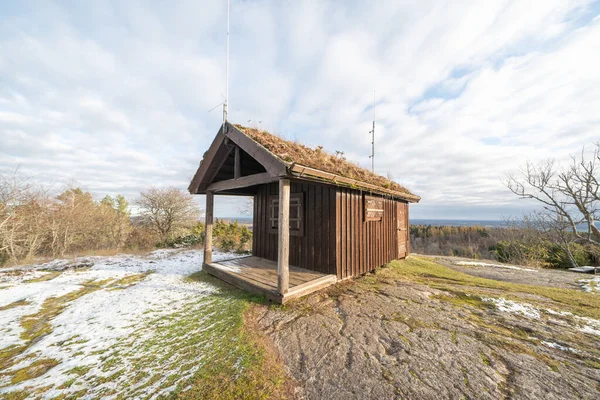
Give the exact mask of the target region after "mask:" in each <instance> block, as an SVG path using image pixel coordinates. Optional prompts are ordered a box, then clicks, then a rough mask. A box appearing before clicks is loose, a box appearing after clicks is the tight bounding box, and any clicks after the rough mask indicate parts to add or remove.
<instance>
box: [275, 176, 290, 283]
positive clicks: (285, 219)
mask: <svg viewBox="0 0 600 400" xmlns="http://www.w3.org/2000/svg"><path fill="white" fill-rule="evenodd" d="M278 228H279V229H278V231H279V244H278V245H279V247H278V253H277V290H278V291H279V293H281V294H282V295H283V294H286V293H287V292H288V288H289V282H290V180H289V179H280V180H279V227H278Z"/></svg>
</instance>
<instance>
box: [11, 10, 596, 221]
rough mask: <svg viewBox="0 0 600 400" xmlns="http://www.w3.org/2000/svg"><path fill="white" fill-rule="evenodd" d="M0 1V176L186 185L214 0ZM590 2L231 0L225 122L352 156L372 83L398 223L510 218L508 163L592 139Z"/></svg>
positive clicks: (214, 55) (206, 105)
mask: <svg viewBox="0 0 600 400" xmlns="http://www.w3.org/2000/svg"><path fill="white" fill-rule="evenodd" d="M0 8H3V7H0ZM4 8H7V7H6V6H4ZM3 11H4V12H3V15H6V17H5V18H4V21H3V25H2V26H1V27H0V50H1V51H0V79H1V81H2V83H3V84H2V85H1V86H0V171H8V170H13V169H14V168H15V167H16V166H17V165H21V169H22V171H24V172H26V173H31V174H34V175H35V176H36V177H37V179H39V180H41V181H44V182H64V181H66V180H69V179H76V180H77V181H79V182H82V183H83V184H85V186H86V187H87V188H88V189H90V190H92V191H94V192H95V193H97V194H98V195H101V194H104V193H105V192H109V193H117V192H122V193H124V194H126V195H129V196H134V195H135V194H136V193H137V192H138V191H139V190H140V189H143V188H144V187H147V186H148V185H154V184H163V185H177V186H179V187H182V188H185V187H186V186H187V183H188V181H189V179H190V178H191V176H192V175H193V173H194V171H195V169H196V167H197V165H198V162H199V161H200V158H201V156H202V153H203V152H204V151H205V150H206V149H207V148H208V145H209V144H210V141H211V140H212V137H213V136H214V134H215V133H216V131H217V129H218V127H219V123H220V116H221V114H220V110H215V111H213V112H212V113H208V112H207V111H208V109H210V108H212V107H214V106H215V105H217V104H218V103H220V102H221V101H222V93H224V84H223V82H224V61H225V52H224V40H225V34H224V21H225V12H226V5H225V3H224V2H223V4H221V3H218V2H195V1H190V2H184V3H178V6H177V7H172V6H170V5H166V4H164V3H148V2H125V3H113V4H111V3H108V2H107V3H102V2H95V3H90V4H87V3H86V4H85V5H78V4H76V3H75V4H71V5H70V6H69V7H65V6H62V5H61V4H58V3H57V4H54V3H51V2H46V3H44V4H43V5H41V6H40V7H35V8H31V7H26V6H21V5H14V6H12V8H11V9H8V8H7V9H6V10H3ZM597 13H598V8H597V6H595V5H594V4H593V3H589V2H587V1H572V2H564V1H561V0H553V1H539V2H537V1H536V2H534V1H528V2H520V1H508V0H507V1H494V2H491V1H490V2H487V1H486V2H476V1H473V2H470V3H469V2H461V3H460V4H457V3H456V2H444V1H426V2H422V3H419V4H418V5H417V4H416V3H411V2H408V3H404V4H398V3H397V2H388V3H382V2H375V3H373V2H368V3H357V4H353V3H339V2H320V1H308V0H307V1H302V2H292V3H285V4H277V3H272V2H267V1H257V2H238V1H233V4H232V14H231V17H232V21H231V25H232V36H231V43H232V46H231V48H232V54H231V61H232V65H231V88H230V95H231V108H230V116H231V118H232V120H233V121H234V122H241V123H245V122H246V121H247V120H252V121H253V122H252V123H253V124H257V123H258V122H257V121H259V120H261V121H262V123H261V125H260V126H261V127H265V128H268V129H271V130H273V131H276V132H278V133H279V134H282V135H283V136H285V137H288V138H290V139H294V140H299V141H302V142H305V143H307V144H310V145H324V146H325V148H326V149H329V150H331V151H333V150H343V151H345V153H346V155H347V156H348V157H349V158H352V159H355V160H356V161H359V162H360V163H361V164H362V165H364V166H367V165H369V159H368V154H369V153H370V137H369V135H368V131H369V129H370V125H371V123H370V119H371V118H372V110H371V105H372V101H373V99H372V93H373V92H372V91H373V89H376V96H377V131H376V132H377V143H376V149H377V158H376V162H377V171H378V172H379V173H382V174H386V173H387V172H390V173H391V174H392V176H393V177H394V178H396V179H397V180H398V181H400V182H402V183H405V184H407V186H409V187H410V188H411V189H413V190H414V191H415V192H416V193H418V194H420V195H422V196H423V201H422V205H419V206H417V207H415V208H414V211H413V216H420V217H427V216H432V217H436V218H439V217H440V216H444V215H445V216H447V217H469V216H471V217H486V216H489V217H498V216H500V215H501V214H507V213H518V212H519V210H520V209H521V208H522V206H523V205H522V203H521V202H519V201H517V200H516V199H513V198H512V197H511V195H510V194H509V193H508V192H507V190H506V189H505V188H504V187H503V185H502V183H501V178H502V177H503V175H504V174H505V173H506V172H507V171H511V170H516V168H517V167H518V166H519V165H520V164H522V163H523V162H524V161H525V160H526V159H528V158H529V159H542V158H547V157H556V158H559V159H564V158H565V157H567V156H568V155H569V154H570V153H573V152H575V151H577V150H578V149H580V148H581V146H583V145H584V144H588V143H590V142H591V141H593V140H594V139H596V138H598V136H599V134H598V124H599V122H600V117H598V114H597V110H598V109H600V75H598V73H597V71H598V70H600V48H599V46H600V20H598V19H597V18H596V19H593V16H594V15H595V14H597ZM223 204H224V205H223V212H224V213H227V212H231V213H232V214H237V209H238V207H237V206H236V205H235V202H232V201H231V200H224V201H223ZM228 210H229V211H228Z"/></svg>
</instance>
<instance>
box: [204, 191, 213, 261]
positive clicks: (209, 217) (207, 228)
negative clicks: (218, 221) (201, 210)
mask: <svg viewBox="0 0 600 400" xmlns="http://www.w3.org/2000/svg"><path fill="white" fill-rule="evenodd" d="M214 199H215V194H214V192H212V191H207V192H206V215H205V220H204V264H210V263H211V262H212V231H213V209H214Z"/></svg>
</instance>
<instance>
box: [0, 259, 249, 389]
mask: <svg viewBox="0 0 600 400" xmlns="http://www.w3.org/2000/svg"><path fill="white" fill-rule="evenodd" d="M203 256H204V255H203V252H202V251H199V250H186V251H181V250H157V251H154V252H152V253H150V254H149V255H147V256H145V257H144V256H137V255H127V254H119V255H116V256H112V257H85V258H82V259H76V260H69V261H68V263H70V264H72V263H73V262H76V263H77V262H82V261H91V262H93V266H92V267H91V268H89V269H85V270H74V269H66V270H64V271H63V272H62V273H61V274H60V275H58V276H57V277H56V278H54V279H52V280H49V281H43V282H23V281H24V279H21V278H20V279H13V280H11V281H10V283H11V284H13V285H14V286H11V287H8V288H6V289H3V290H0V307H2V306H5V305H9V304H11V303H13V302H15V301H19V300H27V302H28V304H27V305H22V306H17V307H14V308H10V309H6V310H3V311H0V350H1V349H3V348H6V347H8V346H11V345H19V344H23V343H25V341H23V340H22V339H21V338H20V334H21V333H22V332H23V328H22V327H21V325H20V321H21V319H22V318H23V317H24V316H26V315H31V314H35V313H36V312H38V311H39V310H40V309H41V307H42V304H43V303H44V301H45V300H46V299H48V298H51V297H58V296H62V295H65V294H67V293H70V292H73V291H75V290H78V289H80V288H82V287H83V284H84V283H85V282H88V281H91V280H106V279H121V278H124V277H127V276H131V275H134V274H140V273H146V272H149V271H151V272H152V273H150V274H149V275H148V276H147V277H146V278H144V279H143V280H142V281H140V282H138V283H137V284H135V285H133V286H130V287H127V288H126V289H123V290H107V289H100V290H97V291H94V292H91V293H88V294H86V295H85V296H82V297H80V298H78V299H77V300H74V301H72V302H71V303H69V304H68V306H67V308H66V309H65V310H64V311H63V312H62V313H60V314H59V315H58V316H57V317H55V318H54V319H53V320H52V321H51V324H52V328H53V330H52V332H51V333H50V334H49V335H47V336H44V337H42V338H41V340H39V341H38V342H36V343H35V344H33V345H31V347H29V348H28V349H27V350H26V351H25V352H24V353H23V354H22V355H21V356H20V359H23V360H22V361H21V362H20V363H19V364H17V365H14V366H13V367H11V370H16V369H18V368H21V367H25V366H27V365H29V364H30V363H32V362H34V361H35V360H37V359H41V358H52V359H56V360H58V361H59V362H60V364H59V365H57V366H56V367H54V368H52V369H51V370H49V371H48V372H47V373H46V374H44V375H42V376H41V377H38V378H35V379H31V380H27V381H24V382H22V383H20V384H16V385H10V381H9V379H10V378H9V376H8V375H6V376H0V387H2V389H0V393H5V392H8V391H15V390H21V389H23V388H25V387H33V388H36V387H37V388H39V387H45V386H48V385H53V386H55V387H56V386H59V385H60V384H62V383H64V382H65V381H66V380H67V379H68V378H69V377H70V376H69V374H67V371H69V370H70V369H72V368H74V367H81V366H86V365H92V366H94V369H93V370H92V371H90V373H93V374H94V375H95V376H104V375H107V374H108V372H105V371H102V370H100V369H99V367H100V366H101V364H102V360H101V356H102V353H103V352H105V351H109V350H112V349H113V347H114V346H115V345H116V344H117V343H119V342H120V341H121V343H122V341H123V340H130V338H131V336H132V335H133V334H134V333H137V335H141V339H142V340H143V338H144V337H143V329H142V327H143V326H147V325H148V323H150V322H151V321H156V320H157V319H159V318H160V317H161V316H169V315H171V314H174V313H177V312H178V311H181V310H182V309H183V308H184V307H186V306H189V305H190V304H196V303H198V302H199V301H202V298H204V297H206V296H207V295H208V294H211V293H214V292H215V291H216V290H217V289H216V288H215V287H213V286H211V285H209V284H206V283H201V282H191V281H189V280H186V278H187V277H188V276H189V275H190V274H192V273H194V272H197V271H200V270H201V269H202V263H203ZM236 257H239V255H236V254H233V253H220V252H216V251H215V252H214V253H213V260H215V261H219V260H225V259H231V258H236ZM65 261H66V260H56V261H53V262H51V263H46V264H42V265H40V266H34V267H33V268H32V267H31V266H30V267H25V268H22V269H21V271H25V272H23V273H20V272H19V273H16V274H17V275H24V274H26V275H27V276H28V277H29V278H28V279H31V277H33V276H37V275H36V274H37V273H38V272H41V271H39V270H41V269H51V268H55V267H58V268H61V267H62V266H64V265H66V263H65ZM59 270H60V269H59ZM13 273H15V272H14V270H13V272H11V274H13ZM0 275H1V274H0ZM40 276H41V275H40ZM199 318H202V315H199ZM150 328H151V327H150ZM150 328H146V330H147V331H148V332H150V333H151V332H152V330H151V329H150ZM206 328H207V329H208V328H209V327H206ZM141 330H142V331H141ZM140 332H142V333H140ZM190 334H192V332H190ZM131 340H133V339H131ZM136 340H140V339H139V338H136ZM28 356H29V357H30V358H27V357H28ZM109 372H110V371H109ZM135 372H136V371H132V373H135ZM182 378H183V376H182ZM173 387H174V386H173ZM74 389H75V387H72V388H70V389H64V390H62V389H56V388H55V389H53V390H50V391H48V392H47V393H45V394H44V396H43V397H44V398H51V397H54V396H59V395H61V394H64V393H69V392H70V391H72V390H74ZM95 389H97V388H94V390H95ZM149 390H152V388H149ZM88 393H91V392H88ZM149 394H151V393H149ZM92 397H93V396H92Z"/></svg>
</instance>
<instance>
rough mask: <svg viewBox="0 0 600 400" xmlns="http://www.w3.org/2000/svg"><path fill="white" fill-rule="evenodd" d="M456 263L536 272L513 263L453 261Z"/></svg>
mask: <svg viewBox="0 0 600 400" xmlns="http://www.w3.org/2000/svg"><path fill="white" fill-rule="evenodd" d="M454 263H455V264H456V265H464V266H469V267H492V268H504V269H513V270H516V271H529V272H537V271H536V270H535V269H530V268H523V267H517V266H515V265H506V264H492V263H485V262H480V261H455V262H454Z"/></svg>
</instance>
